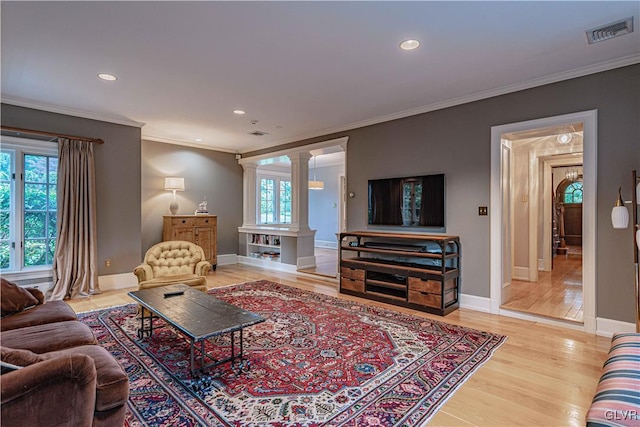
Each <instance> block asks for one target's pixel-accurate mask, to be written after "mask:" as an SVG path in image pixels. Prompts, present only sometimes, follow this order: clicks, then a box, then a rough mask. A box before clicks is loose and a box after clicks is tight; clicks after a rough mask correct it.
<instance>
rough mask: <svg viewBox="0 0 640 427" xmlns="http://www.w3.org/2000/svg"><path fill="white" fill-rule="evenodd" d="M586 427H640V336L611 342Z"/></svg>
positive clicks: (617, 336) (621, 336) (625, 336)
mask: <svg viewBox="0 0 640 427" xmlns="http://www.w3.org/2000/svg"><path fill="white" fill-rule="evenodd" d="M586 421H587V427H600V426H609V427H618V426H625V427H627V426H628V427H630V426H634V427H638V426H640V333H619V334H614V335H613V337H612V338H611V348H610V349H609V356H608V357H607V360H606V361H605V362H604V366H603V369H602V376H601V377H600V381H598V387H597V388H596V394H595V396H594V397H593V402H592V403H591V407H590V408H589V411H588V412H587V419H586Z"/></svg>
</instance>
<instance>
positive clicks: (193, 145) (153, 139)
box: [142, 135, 238, 154]
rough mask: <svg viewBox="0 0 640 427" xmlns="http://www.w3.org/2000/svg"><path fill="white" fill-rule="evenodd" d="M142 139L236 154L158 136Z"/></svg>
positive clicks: (147, 136) (217, 148)
mask: <svg viewBox="0 0 640 427" xmlns="http://www.w3.org/2000/svg"><path fill="white" fill-rule="evenodd" d="M142 139H143V140H146V141H153V142H161V143H163V144H172V145H182V146H183V147H191V148H201V149H203V150H211V151H221V152H223V153H233V154H238V151H237V150H232V149H229V148H221V147H212V146H211V145H205V144H198V143H195V142H190V141H180V140H177V139H170V138H162V137H159V136H152V135H142Z"/></svg>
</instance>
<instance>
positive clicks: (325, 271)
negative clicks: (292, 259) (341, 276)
mask: <svg viewBox="0 0 640 427" xmlns="http://www.w3.org/2000/svg"><path fill="white" fill-rule="evenodd" d="M314 255H315V257H316V266H315V267H313V268H304V269H301V270H300V271H302V272H303V273H310V274H316V275H318V276H327V277H334V278H335V277H337V275H338V250H337V249H328V248H314Z"/></svg>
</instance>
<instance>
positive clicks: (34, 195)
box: [24, 184, 47, 211]
mask: <svg viewBox="0 0 640 427" xmlns="http://www.w3.org/2000/svg"><path fill="white" fill-rule="evenodd" d="M46 208H47V186H46V185H44V184H25V185H24V210H25V211H31V210H45V209H46Z"/></svg>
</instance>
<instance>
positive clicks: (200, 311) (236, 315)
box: [128, 284, 266, 376]
mask: <svg viewBox="0 0 640 427" xmlns="http://www.w3.org/2000/svg"><path fill="white" fill-rule="evenodd" d="M128 295H129V296H130V297H131V298H133V299H134V300H136V301H137V302H138V303H140V305H141V306H143V307H144V308H146V309H147V310H148V312H147V310H140V311H141V315H140V328H139V329H138V338H139V339H144V338H145V337H151V336H152V335H153V318H154V317H156V316H157V317H160V318H162V319H164V321H166V322H167V323H169V324H170V325H171V326H173V327H174V328H176V329H177V330H179V331H180V332H182V333H183V334H184V335H185V336H186V337H187V338H189V341H190V344H191V345H190V347H191V351H190V359H189V360H190V367H191V374H192V375H194V376H195V375H196V372H197V370H196V369H195V359H196V356H195V353H196V352H198V353H200V369H199V371H200V372H201V373H204V371H205V369H208V368H211V367H214V366H218V365H220V364H222V363H226V362H231V367H232V368H233V369H242V367H244V366H246V364H245V363H244V362H245V360H244V356H243V334H242V331H243V329H244V328H246V327H248V326H252V325H255V324H258V323H262V322H264V321H265V320H266V319H265V318H264V317H262V316H260V315H259V314H255V313H251V312H249V311H246V310H243V309H242V308H240V307H236V306H235V305H232V304H229V303H227V302H224V301H221V300H219V299H217V298H214V297H212V296H211V295H208V294H206V293H204V292H202V291H198V290H196V289H193V288H191V287H190V286H187V285H184V284H178V285H169V286H161V287H157V288H151V289H142V290H139V291H134V292H129V293H128ZM236 333H238V334H239V350H240V351H239V352H238V353H236V342H235V341H236V340H235V337H236ZM224 334H230V335H231V355H230V356H229V357H225V358H223V359H215V358H214V357H213V356H211V355H210V354H208V353H207V352H206V351H205V348H204V345H205V341H206V340H207V339H209V338H213V337H217V336H219V335H224ZM197 344H199V346H198V345H197ZM198 347H199V348H198ZM208 361H211V362H210V363H207V362H208Z"/></svg>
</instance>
